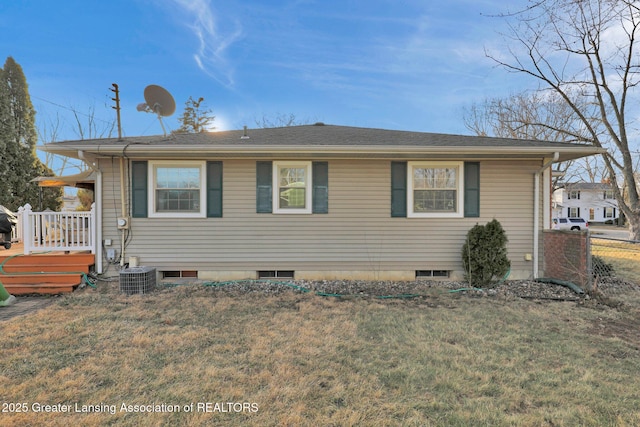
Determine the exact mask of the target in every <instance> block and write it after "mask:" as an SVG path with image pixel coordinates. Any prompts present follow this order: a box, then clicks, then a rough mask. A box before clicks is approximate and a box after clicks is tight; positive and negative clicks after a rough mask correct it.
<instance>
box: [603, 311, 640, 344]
mask: <svg viewBox="0 0 640 427" xmlns="http://www.w3.org/2000/svg"><path fill="white" fill-rule="evenodd" d="M591 332H592V333H594V334H597V335H600V336H604V337H615V338H618V339H620V340H622V341H624V342H626V343H628V344H630V345H631V346H632V347H635V349H636V350H640V319H639V318H637V317H631V318H624V319H616V320H611V319H598V320H597V321H595V322H594V325H593V328H592V329H591Z"/></svg>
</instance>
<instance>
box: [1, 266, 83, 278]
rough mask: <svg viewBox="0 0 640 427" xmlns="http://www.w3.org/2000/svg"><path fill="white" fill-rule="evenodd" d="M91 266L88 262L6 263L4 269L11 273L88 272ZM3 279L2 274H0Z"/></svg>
mask: <svg viewBox="0 0 640 427" xmlns="http://www.w3.org/2000/svg"><path fill="white" fill-rule="evenodd" d="M90 267H91V266H90V265H88V264H60V265H51V264H22V265H5V266H4V267H3V268H2V270H3V271H4V272H5V273H6V274H11V273H64V272H70V273H88V272H89V268H90ZM0 280H2V275H0Z"/></svg>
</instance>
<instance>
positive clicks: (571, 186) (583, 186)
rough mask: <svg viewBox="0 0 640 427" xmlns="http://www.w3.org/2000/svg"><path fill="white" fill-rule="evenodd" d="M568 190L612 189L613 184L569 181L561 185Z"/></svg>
mask: <svg viewBox="0 0 640 427" xmlns="http://www.w3.org/2000/svg"><path fill="white" fill-rule="evenodd" d="M561 188H564V189H565V190H567V191H574V190H611V189H613V186H612V185H611V184H605V183H602V182H568V183H566V184H564V185H563V186H561Z"/></svg>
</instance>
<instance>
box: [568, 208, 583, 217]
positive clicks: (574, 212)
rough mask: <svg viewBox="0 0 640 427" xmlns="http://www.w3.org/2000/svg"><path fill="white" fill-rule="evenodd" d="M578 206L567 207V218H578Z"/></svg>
mask: <svg viewBox="0 0 640 427" xmlns="http://www.w3.org/2000/svg"><path fill="white" fill-rule="evenodd" d="M579 217H580V208H569V218H579Z"/></svg>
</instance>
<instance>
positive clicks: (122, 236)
mask: <svg viewBox="0 0 640 427" xmlns="http://www.w3.org/2000/svg"><path fill="white" fill-rule="evenodd" d="M124 192H125V174H124V156H123V157H120V218H126V217H127V205H126V198H125V194H124ZM125 221H126V220H125ZM125 232H126V230H125V229H124V228H122V229H121V230H120V267H124V246H125V243H126V242H125V237H126V236H125Z"/></svg>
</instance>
